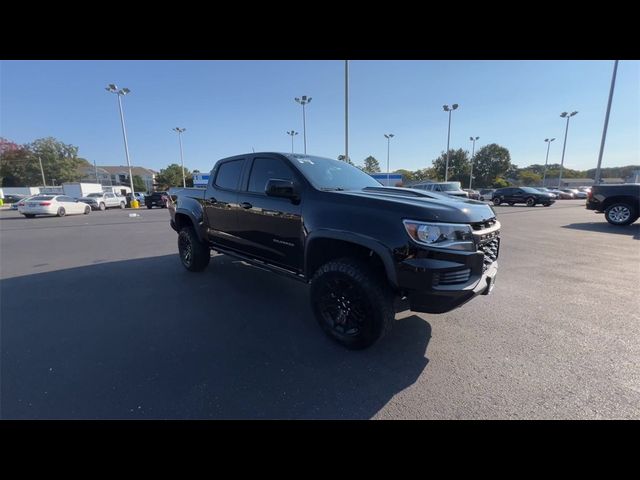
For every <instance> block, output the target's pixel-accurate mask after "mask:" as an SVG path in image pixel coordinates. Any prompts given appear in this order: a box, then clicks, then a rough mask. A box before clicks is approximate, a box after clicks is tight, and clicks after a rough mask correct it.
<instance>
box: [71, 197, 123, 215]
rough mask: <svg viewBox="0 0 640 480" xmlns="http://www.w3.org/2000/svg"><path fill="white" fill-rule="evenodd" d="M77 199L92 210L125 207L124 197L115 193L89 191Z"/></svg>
mask: <svg viewBox="0 0 640 480" xmlns="http://www.w3.org/2000/svg"><path fill="white" fill-rule="evenodd" d="M78 200H80V201H81V202H84V203H86V204H87V205H89V206H90V207H91V209H92V210H103V211H104V210H106V209H107V208H125V207H126V201H127V200H126V199H125V198H124V197H121V196H119V195H116V194H115V193H105V192H103V193H90V194H89V195H87V196H86V197H80V198H79V199H78Z"/></svg>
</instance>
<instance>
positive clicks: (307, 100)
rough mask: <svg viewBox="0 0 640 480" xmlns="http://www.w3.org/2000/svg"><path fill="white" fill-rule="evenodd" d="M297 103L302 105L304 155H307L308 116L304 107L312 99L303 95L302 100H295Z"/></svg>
mask: <svg viewBox="0 0 640 480" xmlns="http://www.w3.org/2000/svg"><path fill="white" fill-rule="evenodd" d="M295 101H296V102H298V103H299V104H300V105H302V135H303V137H304V154H305V155H306V154H307V116H306V113H305V109H304V106H305V105H306V104H307V103H310V102H311V97H307V96H306V95H303V96H302V98H298V97H296V98H295Z"/></svg>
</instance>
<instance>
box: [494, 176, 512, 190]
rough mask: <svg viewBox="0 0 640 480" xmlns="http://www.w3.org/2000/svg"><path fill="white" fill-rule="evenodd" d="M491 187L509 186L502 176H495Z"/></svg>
mask: <svg viewBox="0 0 640 480" xmlns="http://www.w3.org/2000/svg"><path fill="white" fill-rule="evenodd" d="M492 186H493V188H504V187H508V186H509V182H507V181H506V180H505V179H504V178H502V177H496V179H495V180H494V181H493V184H492Z"/></svg>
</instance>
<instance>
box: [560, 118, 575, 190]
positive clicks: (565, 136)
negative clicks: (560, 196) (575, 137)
mask: <svg viewBox="0 0 640 480" xmlns="http://www.w3.org/2000/svg"><path fill="white" fill-rule="evenodd" d="M577 114H578V112H577V111H574V112H571V113H567V112H562V113H561V114H560V116H561V117H562V118H566V119H567V127H566V128H565V131H564V144H563V145H562V160H561V161H560V175H559V176H558V188H560V184H561V183H562V167H563V166H564V151H565V148H567V133H569V119H570V118H571V117H573V116H574V115H577Z"/></svg>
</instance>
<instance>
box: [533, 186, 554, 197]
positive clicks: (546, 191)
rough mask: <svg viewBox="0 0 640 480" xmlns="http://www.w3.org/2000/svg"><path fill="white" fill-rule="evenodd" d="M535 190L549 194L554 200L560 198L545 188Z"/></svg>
mask: <svg viewBox="0 0 640 480" xmlns="http://www.w3.org/2000/svg"><path fill="white" fill-rule="evenodd" d="M533 188H535V189H536V190H538V191H539V192H542V193H548V194H549V195H551V198H553V199H554V200H555V199H556V198H558V195H556V194H555V193H553V192H552V191H551V190H549V189H548V188H545V187H533Z"/></svg>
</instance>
